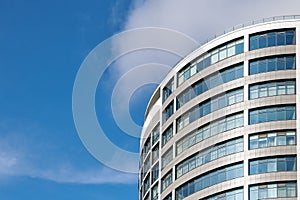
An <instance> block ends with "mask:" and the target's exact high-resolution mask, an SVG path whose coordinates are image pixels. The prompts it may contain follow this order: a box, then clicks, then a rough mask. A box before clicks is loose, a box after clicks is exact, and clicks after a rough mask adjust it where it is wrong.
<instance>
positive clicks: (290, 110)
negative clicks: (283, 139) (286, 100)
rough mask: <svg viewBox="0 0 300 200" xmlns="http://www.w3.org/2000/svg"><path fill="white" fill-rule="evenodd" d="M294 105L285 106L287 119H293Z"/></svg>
mask: <svg viewBox="0 0 300 200" xmlns="http://www.w3.org/2000/svg"><path fill="white" fill-rule="evenodd" d="M295 115H296V113H295V107H287V111H286V119H287V120H293V119H295Z"/></svg>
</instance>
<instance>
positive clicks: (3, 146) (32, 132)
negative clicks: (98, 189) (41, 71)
mask: <svg viewBox="0 0 300 200" xmlns="http://www.w3.org/2000/svg"><path fill="white" fill-rule="evenodd" d="M3 127H5V128H3ZM22 127H23V130H22V131H20V130H19V129H18V128H16V127H13V126H11V123H9V124H7V125H4V124H3V123H1V122H0V131H1V134H0V180H1V177H4V176H5V177H6V178H7V177H8V178H9V177H18V176H22V177H31V178H37V179H44V180H49V181H54V182H58V183H73V184H105V183H115V184H135V183H136V182H137V174H129V173H122V172H118V171H115V170H113V169H110V168H107V167H105V166H103V165H101V164H100V163H98V162H96V161H93V159H92V161H93V162H89V163H91V165H90V166H89V165H82V163H80V159H79V160H74V159H72V158H70V159H65V158H66V157H68V153H67V152H64V151H61V150H63V148H66V147H68V146H69V147H70V146H71V145H74V144H73V143H65V147H60V144H58V142H55V141H54V140H52V139H49V140H50V141H47V142H46V141H44V140H41V138H43V137H45V136H46V137H47V135H50V133H47V135H44V134H41V130H40V129H37V128H33V129H32V127H30V128H28V127H29V126H26V125H24V126H22ZM13 129H14V130H13ZM4 130H5V133H3V132H4ZM74 137H77V136H76V133H74ZM62 139H63V138H62ZM79 148H83V147H79ZM47 152H48V153H47ZM84 152H85V153H86V155H80V157H81V158H83V160H89V159H90V155H88V153H87V152H86V151H84ZM78 156H79V155H78Z"/></svg>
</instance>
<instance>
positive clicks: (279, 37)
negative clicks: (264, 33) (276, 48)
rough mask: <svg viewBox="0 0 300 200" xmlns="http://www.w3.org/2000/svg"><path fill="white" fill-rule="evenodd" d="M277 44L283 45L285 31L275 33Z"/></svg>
mask: <svg viewBox="0 0 300 200" xmlns="http://www.w3.org/2000/svg"><path fill="white" fill-rule="evenodd" d="M277 45H285V32H279V33H277Z"/></svg>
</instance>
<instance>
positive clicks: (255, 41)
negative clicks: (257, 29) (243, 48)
mask: <svg viewBox="0 0 300 200" xmlns="http://www.w3.org/2000/svg"><path fill="white" fill-rule="evenodd" d="M257 48H258V36H252V37H250V50H254V49H257Z"/></svg>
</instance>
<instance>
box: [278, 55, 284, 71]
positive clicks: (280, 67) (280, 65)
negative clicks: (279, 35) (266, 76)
mask: <svg viewBox="0 0 300 200" xmlns="http://www.w3.org/2000/svg"><path fill="white" fill-rule="evenodd" d="M277 70H285V60H284V57H281V58H278V59H277Z"/></svg>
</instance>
